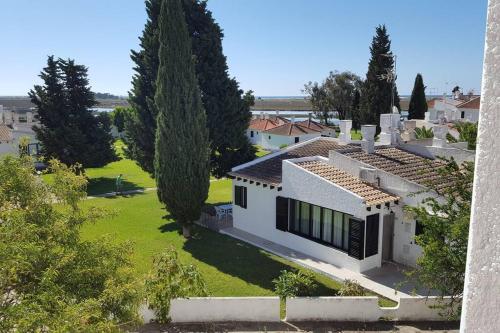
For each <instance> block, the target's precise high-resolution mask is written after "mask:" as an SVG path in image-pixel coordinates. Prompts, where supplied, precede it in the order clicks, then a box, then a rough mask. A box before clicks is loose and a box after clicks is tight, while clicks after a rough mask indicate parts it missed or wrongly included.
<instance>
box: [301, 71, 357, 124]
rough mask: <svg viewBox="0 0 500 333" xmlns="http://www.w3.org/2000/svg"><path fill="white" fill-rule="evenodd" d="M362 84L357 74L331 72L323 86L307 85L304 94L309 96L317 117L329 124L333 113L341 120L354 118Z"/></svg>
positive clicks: (310, 83) (316, 84)
mask: <svg viewBox="0 0 500 333" xmlns="http://www.w3.org/2000/svg"><path fill="white" fill-rule="evenodd" d="M361 84H362V81H361V79H360V78H359V76H357V75H356V74H354V73H351V72H348V71H347V72H342V73H339V72H337V71H335V72H330V74H329V75H328V77H327V78H326V79H325V81H323V83H321V84H318V83H317V82H314V83H312V82H309V83H308V84H306V85H305V86H304V92H306V93H307V94H309V99H310V100H311V104H312V106H313V111H314V112H315V114H316V117H317V118H320V119H321V120H322V121H323V122H324V123H325V124H328V118H330V117H331V113H332V112H336V113H337V115H338V118H339V119H347V118H352V117H353V112H354V111H355V109H356V108H357V105H359V92H360V89H361Z"/></svg>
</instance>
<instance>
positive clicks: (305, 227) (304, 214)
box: [300, 202, 310, 236]
mask: <svg viewBox="0 0 500 333" xmlns="http://www.w3.org/2000/svg"><path fill="white" fill-rule="evenodd" d="M309 208H310V205H309V204H308V203H307V202H301V203H300V233H302V234H304V235H306V236H309V213H310V212H309Z"/></svg>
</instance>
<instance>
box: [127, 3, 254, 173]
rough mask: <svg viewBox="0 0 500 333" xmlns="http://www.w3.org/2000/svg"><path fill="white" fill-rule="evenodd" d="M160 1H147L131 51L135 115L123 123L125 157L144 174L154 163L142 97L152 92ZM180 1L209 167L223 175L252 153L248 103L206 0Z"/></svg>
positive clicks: (147, 107) (148, 112)
mask: <svg viewBox="0 0 500 333" xmlns="http://www.w3.org/2000/svg"><path fill="white" fill-rule="evenodd" d="M160 3H161V1H160V0H149V1H147V2H146V7H147V11H148V17H149V20H148V22H147V23H146V26H145V29H144V32H143V36H142V37H141V48H142V50H141V51H140V52H133V54H132V59H133V60H134V62H135V63H136V65H137V66H136V68H135V70H136V71H137V74H136V75H135V76H134V79H133V82H132V83H133V89H132V92H131V95H130V100H131V104H132V105H133V106H134V113H133V115H134V116H133V117H132V118H131V119H129V121H127V126H126V131H127V139H126V141H127V144H128V145H129V150H128V152H129V156H130V157H132V158H133V159H135V160H136V161H137V162H138V164H139V165H140V166H141V167H142V168H143V169H144V170H146V171H148V172H152V165H153V158H152V156H154V146H153V145H152V143H153V142H154V134H153V133H154V129H155V126H156V124H155V122H154V119H155V116H156V111H155V110H154V105H151V103H148V102H146V101H148V100H151V98H152V96H153V95H154V85H155V83H154V80H155V78H156V73H155V72H154V68H155V67H156V68H157V66H158V59H157V56H158V45H159V44H158V27H157V24H158V13H159V7H160ZM182 4H183V9H184V12H185V18H186V22H187V26H188V31H189V35H190V37H191V43H192V53H193V55H194V57H195V71H196V75H197V79H198V83H199V87H200V90H201V92H202V102H203V105H204V108H205V110H206V113H207V126H208V129H209V134H210V142H211V148H212V155H211V160H212V163H211V166H212V170H213V174H214V175H215V176H217V177H221V176H224V175H225V174H226V172H227V171H229V170H230V169H231V167H233V166H234V165H237V164H241V163H244V162H247V161H249V160H252V159H253V158H254V157H255V149H254V147H253V146H252V145H251V144H250V142H249V141H248V139H247V137H246V135H245V131H246V129H247V128H248V124H249V122H250V118H251V112H250V104H249V103H248V102H247V100H246V99H245V96H243V91H242V90H240V89H239V86H238V82H237V81H236V80H235V79H231V78H230V77H229V74H228V67H227V62H226V57H225V56H224V54H223V52H222V38H223V37H224V35H223V33H222V30H221V29H220V27H219V25H218V24H217V23H216V22H215V20H214V19H213V17H212V14H211V12H210V11H209V10H208V9H207V6H206V2H205V1H193V0H183V1H182ZM155 38H156V39H155ZM151 129H153V131H152V130H151Z"/></svg>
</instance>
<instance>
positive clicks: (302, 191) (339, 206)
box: [233, 161, 383, 272]
mask: <svg viewBox="0 0 500 333" xmlns="http://www.w3.org/2000/svg"><path fill="white" fill-rule="evenodd" d="M235 185H239V186H245V187H246V188H247V208H246V209H244V208H241V207H239V206H236V205H233V226H234V227H235V228H238V229H241V230H244V231H246V232H249V233H251V234H254V235H257V236H259V237H262V238H264V239H268V240H270V241H272V242H275V243H277V244H280V245H283V246H286V247H288V248H291V249H294V250H296V251H299V252H302V253H304V254H307V255H310V256H312V257H314V258H317V259H320V260H323V261H325V262H328V263H331V264H334V265H336V266H339V267H345V268H347V269H350V270H352V271H354V272H363V271H366V270H369V269H372V268H376V267H380V265H381V255H382V235H383V233H382V218H383V209H381V210H377V209H372V211H370V212H368V211H366V206H365V204H364V203H363V200H362V199H361V198H360V197H357V196H356V195H354V194H352V193H350V192H348V191H346V190H344V189H342V188H341V187H338V186H336V185H333V184H331V183H329V182H327V181H325V180H324V179H322V178H320V177H318V176H316V175H314V174H312V173H310V172H307V171H305V170H304V169H302V168H299V167H298V166H296V165H295V164H293V163H291V162H288V161H284V163H283V184H282V188H283V190H282V191H277V189H276V188H275V189H273V190H271V189H269V187H265V188H264V187H262V185H260V186H257V185H255V183H254V184H250V183H249V182H243V181H238V180H233V196H234V186H235ZM277 196H282V197H287V198H291V199H296V200H301V201H304V202H308V203H311V204H314V205H318V206H321V207H325V208H329V209H333V210H336V211H340V212H343V213H347V214H350V215H353V216H355V217H357V218H360V219H362V220H365V218H366V215H371V214H376V213H380V221H379V242H378V243H379V249H378V253H377V254H376V255H373V256H371V257H369V258H366V259H364V260H358V259H356V258H353V257H350V256H349V255H348V254H347V253H346V252H344V251H341V250H337V249H335V248H333V247H329V246H325V245H322V244H319V243H316V242H314V241H311V240H308V239H306V238H304V237H301V236H298V235H295V234H293V233H291V232H284V231H281V230H278V229H276V197H277ZM365 238H366V237H365ZM365 248H366V246H365Z"/></svg>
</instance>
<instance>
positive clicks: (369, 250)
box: [365, 214, 380, 258]
mask: <svg viewBox="0 0 500 333" xmlns="http://www.w3.org/2000/svg"><path fill="white" fill-rule="evenodd" d="M379 217H380V215H379V214H373V215H370V216H367V217H366V248H365V258H368V257H371V256H373V255H375V254H377V253H378V225H379Z"/></svg>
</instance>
